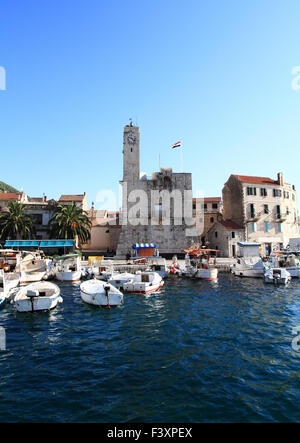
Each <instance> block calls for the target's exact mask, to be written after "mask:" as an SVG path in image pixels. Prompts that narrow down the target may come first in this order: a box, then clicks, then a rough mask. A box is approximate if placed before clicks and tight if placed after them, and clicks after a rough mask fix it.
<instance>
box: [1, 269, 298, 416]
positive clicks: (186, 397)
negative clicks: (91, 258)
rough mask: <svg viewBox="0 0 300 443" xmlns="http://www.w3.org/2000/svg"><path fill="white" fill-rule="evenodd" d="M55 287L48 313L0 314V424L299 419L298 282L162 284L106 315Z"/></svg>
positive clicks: (72, 291) (9, 310)
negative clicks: (56, 298) (0, 341)
mask: <svg viewBox="0 0 300 443" xmlns="http://www.w3.org/2000/svg"><path fill="white" fill-rule="evenodd" d="M60 288H61V295H62V297H63V300H64V301H63V303H62V304H61V305H59V306H58V307H57V309H55V310H54V311H52V312H50V313H39V314H19V313H16V312H15V311H14V310H13V307H12V306H11V305H7V306H6V307H5V308H4V309H3V310H2V311H0V326H2V327H4V328H5V331H6V340H7V342H6V351H0V421H1V422H19V421H21V422H38V421H39V422H41V421H42V422H105V423H109V422H120V423H122V422H162V423H163V422H165V423H166V422H190V423H198V422H289V421H299V419H300V383H299V379H300V351H299V352H298V351H297V350H295V349H293V347H292V340H293V339H295V335H293V328H295V327H297V326H300V281H299V280H298V279H295V280H293V281H292V283H291V284H290V285H289V286H288V287H274V286H272V285H266V284H264V283H263V281H262V280H260V279H259V280H254V279H239V278H236V277H233V276H231V275H228V274H223V275H220V278H219V281H218V283H214V282H208V281H206V282H205V281H190V280H182V279H176V278H169V279H168V280H166V282H165V286H164V287H163V289H162V290H161V292H160V293H157V294H154V295H149V296H142V295H129V294H128V295H125V297H124V305H123V306H122V307H117V308H113V309H111V310H107V309H101V308H96V307H91V306H88V305H86V304H84V303H83V302H82V300H81V298H80V291H79V285H71V284H66V283H63V284H60Z"/></svg>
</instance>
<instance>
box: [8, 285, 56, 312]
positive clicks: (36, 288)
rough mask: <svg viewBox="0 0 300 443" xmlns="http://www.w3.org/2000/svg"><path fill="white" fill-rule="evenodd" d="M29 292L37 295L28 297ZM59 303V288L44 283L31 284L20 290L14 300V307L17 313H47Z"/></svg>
mask: <svg viewBox="0 0 300 443" xmlns="http://www.w3.org/2000/svg"><path fill="white" fill-rule="evenodd" d="M29 292H31V293H34V292H35V293H36V294H37V295H34V296H28V295H27V294H29ZM42 293H44V295H42ZM61 302H62V298H61V296H60V289H59V287H58V286H56V285H54V284H53V283H46V282H41V283H33V284H30V285H28V286H26V287H24V288H20V290H19V291H18V293H17V295H16V296H15V299H14V305H15V308H16V310H17V311H18V312H36V311H49V310H51V309H54V308H55V307H56V306H57V303H61Z"/></svg>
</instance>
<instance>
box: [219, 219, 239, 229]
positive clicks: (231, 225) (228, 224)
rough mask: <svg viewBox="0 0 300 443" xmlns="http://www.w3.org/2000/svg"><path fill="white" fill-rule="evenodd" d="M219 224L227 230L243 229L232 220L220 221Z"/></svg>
mask: <svg viewBox="0 0 300 443" xmlns="http://www.w3.org/2000/svg"><path fill="white" fill-rule="evenodd" d="M219 223H221V225H223V226H225V228H226V229H243V228H242V227H241V226H240V225H238V224H237V223H235V222H234V221H232V220H219Z"/></svg>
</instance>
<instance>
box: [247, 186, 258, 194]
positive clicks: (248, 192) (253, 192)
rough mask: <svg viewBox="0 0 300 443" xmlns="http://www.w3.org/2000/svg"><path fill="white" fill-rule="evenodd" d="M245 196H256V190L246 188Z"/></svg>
mask: <svg viewBox="0 0 300 443" xmlns="http://www.w3.org/2000/svg"><path fill="white" fill-rule="evenodd" d="M247 195H256V188H250V187H248V188H247Z"/></svg>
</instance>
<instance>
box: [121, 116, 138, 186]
mask: <svg viewBox="0 0 300 443" xmlns="http://www.w3.org/2000/svg"><path fill="white" fill-rule="evenodd" d="M139 179H140V131H139V128H138V127H137V126H133V124H132V123H130V125H127V126H125V128H124V134H123V182H126V183H128V184H133V183H136V182H137V181H138V180H139Z"/></svg>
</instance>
